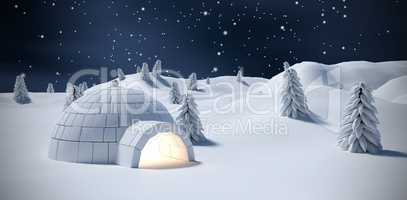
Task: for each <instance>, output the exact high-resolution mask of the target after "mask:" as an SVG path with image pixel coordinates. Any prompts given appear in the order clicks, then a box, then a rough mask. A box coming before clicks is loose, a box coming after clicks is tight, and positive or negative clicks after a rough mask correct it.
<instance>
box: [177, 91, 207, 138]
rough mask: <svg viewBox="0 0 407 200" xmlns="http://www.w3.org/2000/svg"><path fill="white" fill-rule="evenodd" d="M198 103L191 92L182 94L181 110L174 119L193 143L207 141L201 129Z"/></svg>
mask: <svg viewBox="0 0 407 200" xmlns="http://www.w3.org/2000/svg"><path fill="white" fill-rule="evenodd" d="M197 107H198V105H197V104H196V103H195V100H194V97H193V96H192V94H191V93H187V94H185V96H184V99H183V104H182V106H181V108H180V109H179V110H180V111H181V112H180V114H179V115H178V117H177V119H176V121H177V125H178V126H179V127H180V128H181V130H182V131H183V132H184V133H185V134H186V135H187V136H188V137H189V139H190V140H191V142H192V143H193V144H203V143H205V142H206V141H207V139H206V138H205V136H204V135H203V133H202V131H203V128H202V123H201V120H200V118H199V111H198V109H197Z"/></svg>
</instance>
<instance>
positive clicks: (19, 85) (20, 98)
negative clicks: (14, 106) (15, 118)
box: [13, 74, 31, 104]
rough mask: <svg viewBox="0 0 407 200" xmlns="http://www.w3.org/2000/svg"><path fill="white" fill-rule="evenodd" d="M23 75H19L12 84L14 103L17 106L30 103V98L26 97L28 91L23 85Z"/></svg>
mask: <svg viewBox="0 0 407 200" xmlns="http://www.w3.org/2000/svg"><path fill="white" fill-rule="evenodd" d="M24 79H25V74H20V75H18V76H17V77H16V82H15V84H14V97H13V99H14V101H15V102H17V103H19V104H28V103H31V98H30V96H29V95H28V89H27V86H26V85H25V80H24Z"/></svg>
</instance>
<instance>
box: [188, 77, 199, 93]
mask: <svg viewBox="0 0 407 200" xmlns="http://www.w3.org/2000/svg"><path fill="white" fill-rule="evenodd" d="M188 81H189V82H188V90H195V91H196V90H198V81H197V78H196V73H192V74H191V75H189V80H188Z"/></svg>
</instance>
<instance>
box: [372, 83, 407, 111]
mask: <svg viewBox="0 0 407 200" xmlns="http://www.w3.org/2000/svg"><path fill="white" fill-rule="evenodd" d="M406 86H407V76H401V77H398V78H395V79H391V80H390V81H388V82H386V83H385V84H383V85H382V86H381V87H380V88H378V89H377V90H376V91H375V92H374V95H375V96H376V97H379V98H381V99H384V100H387V101H390V102H393V103H403V104H407V87H406Z"/></svg>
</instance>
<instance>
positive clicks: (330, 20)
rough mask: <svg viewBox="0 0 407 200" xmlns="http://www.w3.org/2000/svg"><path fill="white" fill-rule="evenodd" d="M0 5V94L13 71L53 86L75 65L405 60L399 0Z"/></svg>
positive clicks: (266, 68)
mask: <svg viewBox="0 0 407 200" xmlns="http://www.w3.org/2000/svg"><path fill="white" fill-rule="evenodd" d="M0 9H1V13H2V14H3V15H4V16H2V17H1V18H0V21H1V24H2V28H1V30H2V31H1V32H0V36H1V37H0V38H1V40H2V41H1V44H2V45H3V48H1V50H0V51H1V52H0V65H1V67H0V70H1V74H0V76H1V77H0V91H11V90H12V88H13V84H14V80H15V76H16V75H17V74H19V73H21V72H25V73H26V74H27V79H26V82H27V85H28V87H29V90H30V91H45V89H46V86H47V83H48V82H53V83H54V84H55V87H56V89H57V90H58V91H62V90H63V89H64V88H65V84H66V80H67V79H68V78H69V76H70V75H71V74H72V73H74V72H76V71H78V70H80V69H84V68H95V69H97V68H100V67H101V66H104V67H109V68H111V69H113V68H116V67H121V68H122V69H123V70H124V71H125V72H126V73H134V72H135V67H134V66H135V65H140V64H141V63H142V62H148V63H149V64H150V65H152V64H153V62H154V61H155V60H156V59H161V60H162V61H163V67H164V68H169V69H173V70H176V71H179V72H181V73H182V74H183V75H184V76H187V75H188V74H189V73H191V72H197V74H198V77H200V78H203V77H207V76H220V75H232V74H233V75H234V74H235V73H236V70H237V69H238V68H239V67H244V68H245V73H246V75H248V76H262V77H267V78H270V77H272V76H273V75H275V74H277V73H279V72H280V71H281V70H282V62H283V61H289V62H290V63H296V62H301V61H316V62H323V63H327V64H331V63H338V62H343V61H350V60H368V61H387V60H402V59H406V58H407V50H406V48H407V40H406V39H405V37H406V35H407V26H405V25H404V24H405V21H407V16H406V12H405V11H406V10H407V6H406V3H405V2H403V1H400V0H386V1H384V0H369V1H364V0H326V1H322V0H319V1H318V0H306V1H305V0H274V1H270V0H262V1H252V0H238V1H226V0H223V1H195V0H194V1H192V0H177V1H158V0H151V1H133V0H117V1H111V0H109V1H108V0H86V1H84V0H82V1H81V0H77V1H72V0H66V1H65V0H64V1H56V0H53V1H51V0H44V1H39V0H35V1H34V0H30V1H25V0H24V1H23V0H19V1H15V0H11V1H4V2H2V5H1V8H0ZM113 45H114V46H115V50H114V51H112V47H113ZM112 55H113V56H112ZM214 69H218V70H217V71H216V70H214ZM88 82H89V83H90V84H92V83H93V82H94V80H88Z"/></svg>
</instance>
